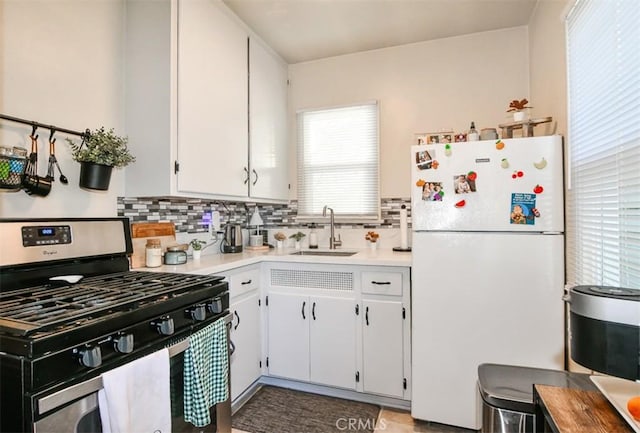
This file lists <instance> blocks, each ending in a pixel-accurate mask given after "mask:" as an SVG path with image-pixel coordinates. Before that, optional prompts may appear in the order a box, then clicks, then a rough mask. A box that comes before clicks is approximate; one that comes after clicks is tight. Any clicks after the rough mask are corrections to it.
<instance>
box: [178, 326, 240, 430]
mask: <svg viewBox="0 0 640 433" xmlns="http://www.w3.org/2000/svg"><path fill="white" fill-rule="evenodd" d="M228 344H229V343H228V341H227V329H226V324H225V321H224V320H218V321H216V322H215V323H212V324H211V325H209V326H207V327H206V328H204V329H201V330H200V331H198V332H196V333H195V334H193V335H192V336H190V337H189V348H188V349H187V350H186V352H185V354H184V419H185V421H187V422H190V423H191V424H193V425H195V426H196V427H204V426H206V425H209V424H211V417H210V416H209V408H210V407H211V406H213V405H215V404H217V403H220V402H223V401H225V400H227V398H229V386H228V383H227V378H228V376H229V375H228V372H229V353H228Z"/></svg>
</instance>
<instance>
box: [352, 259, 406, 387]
mask: <svg viewBox="0 0 640 433" xmlns="http://www.w3.org/2000/svg"><path fill="white" fill-rule="evenodd" d="M374 269H375V270H365V271H363V272H362V273H361V284H362V306H363V309H364V318H363V323H362V350H363V356H362V381H363V391H364V392H367V393H372V394H380V395H385V396H389V397H396V398H403V399H407V400H408V399H409V398H410V396H411V392H410V390H409V389H408V387H409V384H410V383H411V380H410V379H411V377H410V374H411V350H410V346H409V345H410V334H409V333H410V317H409V305H410V298H409V295H410V276H409V270H408V269H402V268H400V269H394V268H374Z"/></svg>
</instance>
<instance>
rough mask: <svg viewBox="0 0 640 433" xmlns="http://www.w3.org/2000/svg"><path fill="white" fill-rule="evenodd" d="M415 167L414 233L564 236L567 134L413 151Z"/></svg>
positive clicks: (419, 148) (451, 144)
mask: <svg viewBox="0 0 640 433" xmlns="http://www.w3.org/2000/svg"><path fill="white" fill-rule="evenodd" d="M447 146H448V147H447ZM411 166H412V185H411V191H412V193H411V206H412V207H411V220H412V229H413V230H414V231H415V230H453V231H458V230H459V231H513V232H563V231H564V206H563V200H564V176H563V151H562V136H560V135H553V136H546V137H530V138H514V139H504V140H499V142H496V140H490V141H475V142H463V143H450V144H448V145H447V144H443V143H439V144H434V145H424V146H413V147H412V149H411Z"/></svg>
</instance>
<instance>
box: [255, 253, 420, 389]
mask: <svg viewBox="0 0 640 433" xmlns="http://www.w3.org/2000/svg"><path fill="white" fill-rule="evenodd" d="M263 275H264V277H265V279H266V281H267V284H266V285H265V289H266V290H267V303H266V309H265V310H264V312H265V314H266V315H267V326H268V332H267V336H268V338H267V342H266V343H267V346H268V348H267V367H268V374H269V375H270V376H274V377H278V378H284V379H291V380H297V381H302V382H310V383H313V384H320V385H327V386H332V387H336V388H343V389H347V390H355V391H358V392H364V393H368V394H372V395H376V396H381V397H390V398H395V399H402V400H410V398H411V389H410V383H411V346H410V341H411V339H410V334H409V333H410V328H411V327H410V320H411V319H410V311H409V306H410V292H411V289H410V281H411V280H410V269H409V268H408V267H394V266H350V265H335V264H331V265H321V264H299V263H295V264H294V263H269V264H265V270H264V274H263Z"/></svg>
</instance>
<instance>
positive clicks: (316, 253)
mask: <svg viewBox="0 0 640 433" xmlns="http://www.w3.org/2000/svg"><path fill="white" fill-rule="evenodd" d="M357 253H358V252H357V251H314V250H304V251H296V252H295V253H291V255H292V256H335V257H348V256H352V255H354V254H357Z"/></svg>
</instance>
